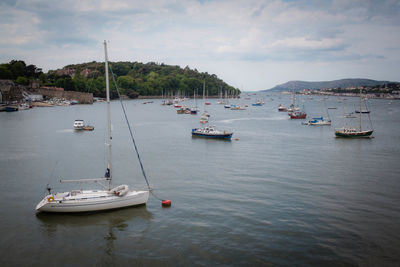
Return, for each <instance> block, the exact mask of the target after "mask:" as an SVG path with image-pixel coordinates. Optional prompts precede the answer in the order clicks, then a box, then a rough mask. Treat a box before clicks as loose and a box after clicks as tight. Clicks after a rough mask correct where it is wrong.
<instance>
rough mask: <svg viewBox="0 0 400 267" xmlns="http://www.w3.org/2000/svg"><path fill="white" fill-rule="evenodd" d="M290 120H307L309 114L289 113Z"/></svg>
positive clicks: (300, 112)
mask: <svg viewBox="0 0 400 267" xmlns="http://www.w3.org/2000/svg"><path fill="white" fill-rule="evenodd" d="M289 117H290V119H292V120H293V119H305V118H306V117H307V114H306V113H305V112H302V111H294V112H290V113H289Z"/></svg>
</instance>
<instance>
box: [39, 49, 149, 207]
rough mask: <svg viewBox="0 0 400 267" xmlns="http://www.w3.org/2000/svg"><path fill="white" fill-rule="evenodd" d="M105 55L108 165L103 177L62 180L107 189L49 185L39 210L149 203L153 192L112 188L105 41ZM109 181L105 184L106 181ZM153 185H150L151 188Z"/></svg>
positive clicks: (126, 187) (124, 187)
mask: <svg viewBox="0 0 400 267" xmlns="http://www.w3.org/2000/svg"><path fill="white" fill-rule="evenodd" d="M104 54H105V73H106V95H107V123H108V129H107V147H108V164H107V169H106V173H105V175H104V177H103V178H94V179H79V180H61V181H60V182H62V183H90V182H94V183H97V184H100V185H102V186H103V187H104V189H103V190H82V189H78V190H71V191H68V192H62V193H51V188H49V187H48V188H47V190H48V192H49V193H48V194H47V195H46V196H45V197H44V198H43V199H42V200H41V201H40V202H39V203H38V204H37V206H36V210H37V211H39V212H90V211H103V210H110V209H118V208H124V207H131V206H137V205H144V204H146V203H147V200H148V197H149V191H147V190H143V191H135V190H130V189H129V187H128V185H120V186H117V187H114V188H113V187H112V178H113V171H112V164H111V163H112V160H111V155H112V153H111V140H112V137H111V114H110V93H109V79H108V59H107V44H106V42H105V41H104ZM103 182H104V183H108V185H103V184H102V183H103ZM146 182H147V179H146ZM149 188H150V187H149Z"/></svg>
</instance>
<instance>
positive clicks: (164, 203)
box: [161, 199, 171, 207]
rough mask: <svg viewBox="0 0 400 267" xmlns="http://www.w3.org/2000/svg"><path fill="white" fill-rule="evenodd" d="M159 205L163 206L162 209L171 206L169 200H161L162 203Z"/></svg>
mask: <svg viewBox="0 0 400 267" xmlns="http://www.w3.org/2000/svg"><path fill="white" fill-rule="evenodd" d="M161 205H162V206H163V207H170V206H171V200H168V199H167V200H163V201H161Z"/></svg>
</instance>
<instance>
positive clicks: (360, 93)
mask: <svg viewBox="0 0 400 267" xmlns="http://www.w3.org/2000/svg"><path fill="white" fill-rule="evenodd" d="M361 91H362V89H361V88H360V113H359V114H360V132H361V131H362V129H361V117H362V116H361V115H362V110H361Z"/></svg>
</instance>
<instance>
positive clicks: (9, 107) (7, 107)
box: [5, 106, 18, 112]
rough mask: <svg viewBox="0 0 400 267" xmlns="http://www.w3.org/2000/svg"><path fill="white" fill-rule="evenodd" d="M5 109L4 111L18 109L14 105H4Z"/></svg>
mask: <svg viewBox="0 0 400 267" xmlns="http://www.w3.org/2000/svg"><path fill="white" fill-rule="evenodd" d="M5 111H6V112H14V111H18V107H16V106H6V107H5Z"/></svg>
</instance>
